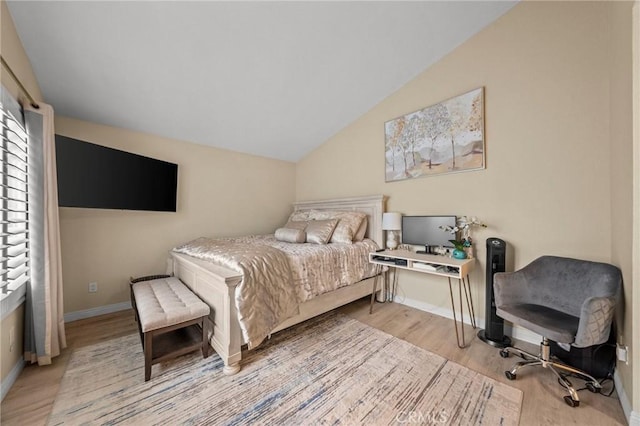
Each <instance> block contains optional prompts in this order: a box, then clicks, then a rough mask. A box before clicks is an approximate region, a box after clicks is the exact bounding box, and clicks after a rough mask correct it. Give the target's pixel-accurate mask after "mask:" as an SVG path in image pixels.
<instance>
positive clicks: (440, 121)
mask: <svg viewBox="0 0 640 426" xmlns="http://www.w3.org/2000/svg"><path fill="white" fill-rule="evenodd" d="M384 133H385V176H386V181H387V182H391V181H396V180H403V179H409V178H415V177H421V176H431V175H439V174H444V173H452V172H462V171H469V170H478V169H484V88H479V89H475V90H472V91H471V92H468V93H465V94H463V95H460V96H456V97H454V98H451V99H448V100H446V101H443V102H440V103H438V104H436V105H432V106H429V107H426V108H424V109H421V110H419V111H415V112H412V113H410V114H407V115H403V116H402V117H399V118H396V119H394V120H390V121H387V122H386V123H385V125H384Z"/></svg>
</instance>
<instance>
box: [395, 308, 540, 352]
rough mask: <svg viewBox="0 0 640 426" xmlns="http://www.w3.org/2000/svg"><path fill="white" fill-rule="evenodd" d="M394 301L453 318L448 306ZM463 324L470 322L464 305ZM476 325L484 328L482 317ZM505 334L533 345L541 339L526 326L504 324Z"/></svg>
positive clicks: (477, 319)
mask: <svg viewBox="0 0 640 426" xmlns="http://www.w3.org/2000/svg"><path fill="white" fill-rule="evenodd" d="M394 302H396V303H400V304H402V305H406V306H410V307H412V308H416V309H420V310H421V311H425V312H429V313H431V314H434V315H439V316H441V317H445V318H449V319H453V312H452V311H451V309H449V308H443V307H441V306H436V305H432V304H430V303H426V302H422V301H420V300H415V299H409V298H406V297H396V299H395V300H394ZM464 322H465V324H471V320H470V319H469V315H468V313H467V311H466V307H465V316H464ZM476 325H477V326H478V328H480V329H481V328H484V318H476ZM504 331H505V335H507V336H509V337H512V338H514V339H518V340H520V341H523V342H528V343H533V344H534V345H539V344H540V342H541V341H542V336H540V335H539V334H536V333H534V332H532V331H530V330H527V329H526V328H522V327H515V326H513V325H511V324H505V325H504Z"/></svg>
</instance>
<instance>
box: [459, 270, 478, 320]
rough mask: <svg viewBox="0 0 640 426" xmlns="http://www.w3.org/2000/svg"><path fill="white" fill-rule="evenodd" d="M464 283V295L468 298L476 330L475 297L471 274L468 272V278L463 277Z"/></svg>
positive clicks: (470, 313) (468, 307)
mask: <svg viewBox="0 0 640 426" xmlns="http://www.w3.org/2000/svg"><path fill="white" fill-rule="evenodd" d="M462 284H463V285H464V295H465V297H466V298H467V309H468V310H469V317H470V318H471V327H473V329H474V330H475V329H476V328H478V327H477V325H476V313H475V311H474V309H473V297H472V296H471V282H470V281H469V275H468V274H467V279H466V280H465V279H464V278H463V279H462Z"/></svg>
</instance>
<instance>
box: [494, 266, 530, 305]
mask: <svg viewBox="0 0 640 426" xmlns="http://www.w3.org/2000/svg"><path fill="white" fill-rule="evenodd" d="M493 293H494V296H495V301H496V307H500V306H504V305H511V304H513V303H520V302H525V301H526V300H527V299H528V297H529V291H528V286H527V280H526V277H525V274H524V273H523V272H522V271H516V272H497V273H496V274H494V276H493Z"/></svg>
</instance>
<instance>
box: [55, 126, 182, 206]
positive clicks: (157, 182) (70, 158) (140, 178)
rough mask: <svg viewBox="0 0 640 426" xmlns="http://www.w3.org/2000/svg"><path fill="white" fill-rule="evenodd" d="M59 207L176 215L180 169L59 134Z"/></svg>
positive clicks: (57, 158) (174, 165)
mask: <svg viewBox="0 0 640 426" xmlns="http://www.w3.org/2000/svg"><path fill="white" fill-rule="evenodd" d="M56 163H57V169H58V205H59V206H60V207H87V208H100V209H119V210H147V211H163V212H175V211H176V199H177V187H178V165H177V164H173V163H168V162H166V161H161V160H156V159H154V158H149V157H144V156H142V155H137V154H132V153H129V152H125V151H120V150H117V149H112V148H107V147H104V146H100V145H96V144H92V143H89V142H84V141H80V140H77V139H72V138H69V137H66V136H61V135H56Z"/></svg>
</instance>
